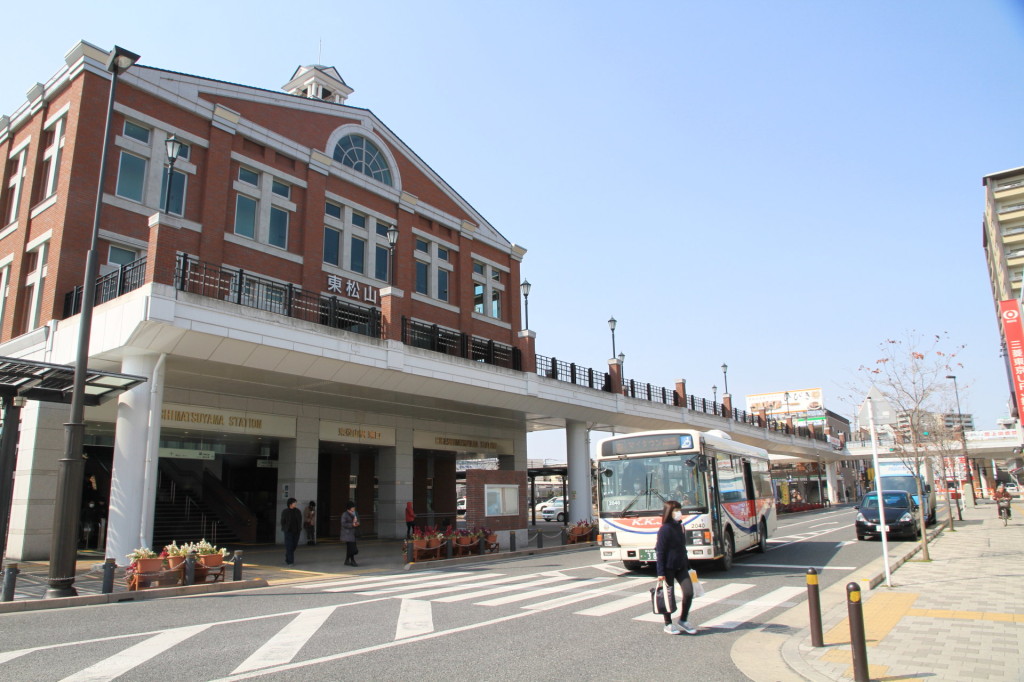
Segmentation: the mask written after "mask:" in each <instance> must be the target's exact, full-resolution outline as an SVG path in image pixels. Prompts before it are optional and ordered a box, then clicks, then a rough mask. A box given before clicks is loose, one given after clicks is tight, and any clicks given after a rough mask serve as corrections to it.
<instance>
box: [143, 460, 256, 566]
mask: <svg viewBox="0 0 1024 682" xmlns="http://www.w3.org/2000/svg"><path fill="white" fill-rule="evenodd" d="M158 471H159V474H158V479H157V494H156V505H155V509H154V518H153V548H154V549H157V548H162V547H164V546H165V545H168V544H170V543H171V541H172V540H176V541H178V542H179V543H181V542H194V541H196V540H199V539H202V538H206V539H207V540H209V541H210V542H211V543H213V544H216V545H222V546H223V545H225V544H227V543H252V542H254V541H255V539H256V518H255V517H254V516H253V514H252V512H250V511H249V509H248V508H247V507H246V506H245V505H244V504H243V503H242V502H241V500H239V499H238V498H237V497H236V496H235V495H234V494H233V493H231V491H229V490H228V489H227V488H225V487H224V485H223V483H221V482H220V480H219V479H218V478H217V477H216V476H213V475H212V474H210V472H208V471H204V472H202V474H198V473H196V472H193V471H187V470H185V469H182V468H181V467H179V466H178V465H177V464H175V463H174V462H172V461H168V460H163V459H162V460H160V465H159V470H158Z"/></svg>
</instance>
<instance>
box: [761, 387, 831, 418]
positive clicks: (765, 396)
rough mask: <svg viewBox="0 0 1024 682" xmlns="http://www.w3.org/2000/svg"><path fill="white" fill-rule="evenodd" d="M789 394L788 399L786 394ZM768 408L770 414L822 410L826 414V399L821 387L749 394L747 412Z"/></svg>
mask: <svg viewBox="0 0 1024 682" xmlns="http://www.w3.org/2000/svg"><path fill="white" fill-rule="evenodd" d="M787 394H788V395H789V397H788V399H787V397H786V395H787ZM762 407H763V408H766V409H767V411H768V414H769V416H770V415H785V414H787V408H788V413H790V414H792V413H798V412H799V413H806V412H815V411H817V412H820V413H821V414H820V415H815V416H824V409H825V401H824V400H823V399H822V397H821V389H820V388H798V389H795V390H792V391H780V392H778V393H755V394H754V395H748V396H747V412H753V413H757V412H760V410H761V408H762Z"/></svg>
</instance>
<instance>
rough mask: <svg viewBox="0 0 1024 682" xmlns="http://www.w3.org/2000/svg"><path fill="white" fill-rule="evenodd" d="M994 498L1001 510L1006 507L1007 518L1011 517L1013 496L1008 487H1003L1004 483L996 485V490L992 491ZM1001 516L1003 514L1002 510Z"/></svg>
mask: <svg viewBox="0 0 1024 682" xmlns="http://www.w3.org/2000/svg"><path fill="white" fill-rule="evenodd" d="M992 499H993V500H995V501H996V505H997V506H998V507H999V508H1000V510H1001V509H1002V508H1004V507H1005V508H1006V518H1008V519H1009V518H1010V517H1011V513H1010V500H1011V499H1013V496H1012V495H1010V493H1009V492H1008V491H1007V490H1006V488H1004V487H1003V484H1002V483H1000V484H999V485H998V486H996V491H995V492H994V493H992ZM1000 516H1002V512H1001V511H1000Z"/></svg>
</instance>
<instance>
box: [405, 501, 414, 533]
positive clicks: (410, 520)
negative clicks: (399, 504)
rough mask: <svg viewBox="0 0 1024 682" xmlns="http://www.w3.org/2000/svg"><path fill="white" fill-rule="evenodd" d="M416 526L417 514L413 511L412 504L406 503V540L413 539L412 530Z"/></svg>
mask: <svg viewBox="0 0 1024 682" xmlns="http://www.w3.org/2000/svg"><path fill="white" fill-rule="evenodd" d="M415 525H416V512H414V511H413V510H412V502H406V503H405V539H406V540H409V539H410V538H412V529H413V526H415Z"/></svg>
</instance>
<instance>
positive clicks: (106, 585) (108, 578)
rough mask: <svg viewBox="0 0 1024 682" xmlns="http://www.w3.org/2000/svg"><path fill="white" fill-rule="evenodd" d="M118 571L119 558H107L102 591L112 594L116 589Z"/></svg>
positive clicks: (104, 565) (104, 564)
mask: <svg viewBox="0 0 1024 682" xmlns="http://www.w3.org/2000/svg"><path fill="white" fill-rule="evenodd" d="M115 571H117V560H116V559H106V560H104V562H103V587H101V588H100V591H101V592H102V593H103V594H110V593H111V592H113V591H114V572H115Z"/></svg>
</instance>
